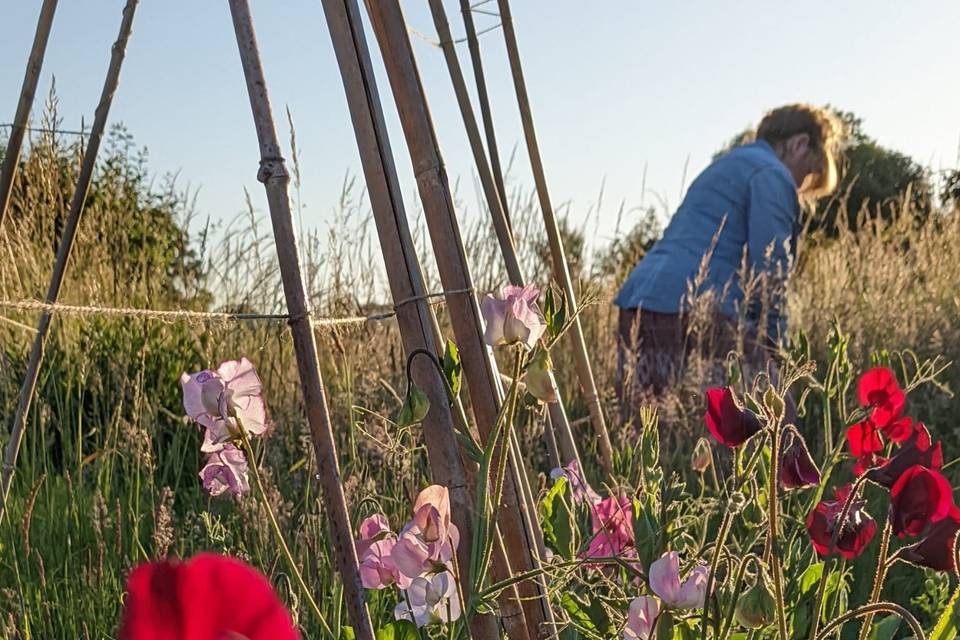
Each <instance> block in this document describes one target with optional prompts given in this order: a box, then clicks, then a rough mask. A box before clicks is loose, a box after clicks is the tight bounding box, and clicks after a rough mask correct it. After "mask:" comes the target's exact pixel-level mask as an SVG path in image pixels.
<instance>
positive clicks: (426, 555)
mask: <svg viewBox="0 0 960 640" xmlns="http://www.w3.org/2000/svg"><path fill="white" fill-rule="evenodd" d="M414 509H415V512H414V516H413V520H411V521H410V522H408V523H407V525H406V526H405V527H404V528H403V529H402V530H401V531H400V535H399V536H398V538H397V543H396V545H395V546H394V547H393V550H392V551H391V553H390V558H391V560H392V561H393V563H394V564H395V565H396V567H397V569H398V570H399V572H400V576H399V579H398V583H399V584H400V587H401V588H403V589H405V588H407V586H409V584H410V582H411V581H412V580H414V579H415V578H418V577H420V576H421V575H423V574H425V573H430V572H432V571H436V570H441V571H442V570H444V569H445V568H446V567H447V566H449V564H450V562H452V561H453V556H454V553H456V550H457V546H458V545H459V544H460V532H459V530H458V529H457V526H456V525H455V524H453V523H452V522H451V521H450V493H449V491H448V490H447V488H446V487H442V486H440V485H432V486H429V487H427V488H426V489H424V490H423V491H421V492H420V495H419V496H418V497H417V501H416V503H415V504H414Z"/></svg>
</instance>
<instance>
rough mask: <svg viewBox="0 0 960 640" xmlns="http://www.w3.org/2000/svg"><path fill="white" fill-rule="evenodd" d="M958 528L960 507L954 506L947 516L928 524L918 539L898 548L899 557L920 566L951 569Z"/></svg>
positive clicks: (959, 526) (942, 569) (939, 569)
mask: <svg viewBox="0 0 960 640" xmlns="http://www.w3.org/2000/svg"><path fill="white" fill-rule="evenodd" d="M958 530H960V509H958V508H957V507H954V508H953V509H951V510H950V513H949V514H947V517H946V518H944V519H943V520H941V521H939V522H935V523H934V524H931V525H929V526H928V527H927V528H926V530H924V532H923V535H922V536H921V538H920V541H919V542H917V543H914V544H912V545H910V546H908V547H903V548H902V549H900V557H901V558H902V559H904V560H906V561H907V562H911V563H913V564H915V565H919V566H921V567H930V568H931V569H935V570H936V571H952V570H953V568H954V559H953V546H954V544H955V542H956V539H957V531H958Z"/></svg>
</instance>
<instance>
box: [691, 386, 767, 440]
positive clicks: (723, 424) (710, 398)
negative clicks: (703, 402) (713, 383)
mask: <svg viewBox="0 0 960 640" xmlns="http://www.w3.org/2000/svg"><path fill="white" fill-rule="evenodd" d="M705 417H706V421H707V428H708V429H709V430H710V433H711V434H713V437H714V438H716V439H717V442H719V443H720V444H725V445H727V446H728V447H739V446H740V445H742V444H743V443H744V442H746V441H747V440H749V439H750V438H751V437H752V436H753V435H754V434H756V433H757V432H758V431H760V430H761V429H762V428H763V425H762V424H761V423H760V418H759V417H758V416H757V414H755V413H754V412H752V411H750V410H749V409H746V408H744V407H741V406H740V405H739V404H738V403H737V400H736V398H734V396H733V391H732V390H731V389H730V388H729V387H724V388H714V389H707V414H706V416H705Z"/></svg>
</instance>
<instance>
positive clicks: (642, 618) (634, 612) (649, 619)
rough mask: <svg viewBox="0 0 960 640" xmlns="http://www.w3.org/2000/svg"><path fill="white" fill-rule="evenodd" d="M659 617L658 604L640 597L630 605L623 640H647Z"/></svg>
mask: <svg viewBox="0 0 960 640" xmlns="http://www.w3.org/2000/svg"><path fill="white" fill-rule="evenodd" d="M659 615H660V604H659V603H658V602H657V601H656V599H655V598H650V597H648V596H640V597H639V598H636V599H635V600H634V601H633V602H631V603H630V613H629V614H628V615H627V626H626V627H624V629H623V637H624V640H649V638H650V635H651V634H652V633H653V625H654V624H656V622H657V616H659Z"/></svg>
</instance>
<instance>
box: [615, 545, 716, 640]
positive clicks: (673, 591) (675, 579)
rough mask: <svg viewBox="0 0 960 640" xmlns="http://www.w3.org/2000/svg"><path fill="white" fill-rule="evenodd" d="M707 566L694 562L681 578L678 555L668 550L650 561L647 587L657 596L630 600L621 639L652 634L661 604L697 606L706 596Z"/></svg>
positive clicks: (643, 639)
mask: <svg viewBox="0 0 960 640" xmlns="http://www.w3.org/2000/svg"><path fill="white" fill-rule="evenodd" d="M709 575H710V569H709V567H707V566H706V565H698V566H696V567H694V568H693V569H691V570H690V572H689V573H688V574H687V577H686V579H685V580H683V581H681V580H680V556H679V554H678V553H677V552H676V551H668V552H667V553H665V554H663V556H662V557H661V558H660V559H659V560H656V561H654V562H653V563H652V564H651V565H650V572H649V575H648V579H649V582H650V590H651V591H652V592H653V593H654V594H656V596H658V597H659V600H658V599H657V598H656V597H653V596H640V597H639V598H635V599H634V600H633V601H632V602H631V603H630V611H629V613H628V614H627V624H626V626H625V627H624V629H623V638H624V640H647V639H648V638H650V637H651V635H652V634H653V629H654V625H656V623H657V618H658V617H659V616H660V611H661V609H662V608H667V609H699V608H701V607H703V603H704V601H705V600H706V596H707V579H708V578H709Z"/></svg>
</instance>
